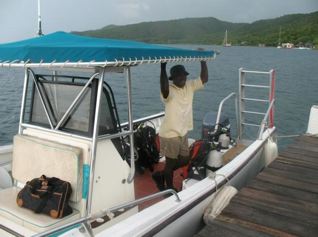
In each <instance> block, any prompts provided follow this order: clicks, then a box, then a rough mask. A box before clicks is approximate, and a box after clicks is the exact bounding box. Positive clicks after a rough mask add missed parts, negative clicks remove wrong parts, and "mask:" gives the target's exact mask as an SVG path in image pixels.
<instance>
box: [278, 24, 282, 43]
mask: <svg viewBox="0 0 318 237" xmlns="http://www.w3.org/2000/svg"><path fill="white" fill-rule="evenodd" d="M281 34H282V27H281V26H280V27H279V35H278V45H277V47H281Z"/></svg>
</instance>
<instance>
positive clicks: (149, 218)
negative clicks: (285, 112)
mask: <svg viewBox="0 0 318 237" xmlns="http://www.w3.org/2000/svg"><path fill="white" fill-rule="evenodd" d="M274 131H275V128H272V129H269V130H268V131H267V132H266V133H265V136H264V138H263V139H261V140H256V141H255V142H253V143H252V144H251V145H250V146H249V147H247V148H246V150H244V151H243V152H242V153H241V154H240V155H238V156H237V157H236V158H235V159H233V160H232V161H231V162H230V163H228V164H227V165H225V166H224V167H222V168H221V169H219V170H218V171H216V176H215V178H211V177H208V178H206V179H204V180H202V181H200V182H198V183H196V184H194V185H192V186H191V187H189V188H186V189H185V190H183V191H181V192H179V193H178V194H179V197H180V199H181V201H180V202H176V200H175V197H174V196H171V197H169V198H167V199H165V200H163V201H161V202H159V203H157V204H155V205H153V206H151V207H149V208H146V209H145V210H143V211H141V212H139V213H137V214H136V215H133V216H131V217H129V218H127V219H126V220H124V221H122V222H121V223H118V224H116V225H114V226H112V227H110V228H109V229H106V230H104V231H102V232H100V233H97V235H96V236H165V237H167V236H193V234H195V233H196V232H197V231H198V230H199V229H200V228H201V227H202V225H203V221H202V216H203V213H204V211H205V209H206V207H207V206H208V205H209V203H210V202H211V200H212V199H213V198H214V197H215V195H216V191H217V190H219V189H220V188H222V187H223V186H224V185H227V184H229V185H232V186H234V187H235V188H237V189H240V188H242V187H243V186H244V185H245V184H246V183H247V182H248V181H249V180H250V179H251V178H253V177H254V176H256V175H257V174H258V173H259V171H260V170H261V169H262V168H263V167H264V166H265V161H264V155H263V150H264V146H265V143H266V141H267V139H268V138H269V137H271V136H272V135H273V133H274ZM225 176H226V177H227V178H225ZM227 179H228V180H227Z"/></svg>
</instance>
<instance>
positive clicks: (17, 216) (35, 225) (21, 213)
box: [0, 135, 83, 232]
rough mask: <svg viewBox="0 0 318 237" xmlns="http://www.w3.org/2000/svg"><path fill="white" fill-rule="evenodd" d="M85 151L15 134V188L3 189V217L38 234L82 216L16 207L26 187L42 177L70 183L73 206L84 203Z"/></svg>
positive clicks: (75, 212) (0, 209) (0, 204)
mask: <svg viewBox="0 0 318 237" xmlns="http://www.w3.org/2000/svg"><path fill="white" fill-rule="evenodd" d="M82 164H83V161H82V149H81V148H78V147H73V146H69V145H63V144H60V143H57V142H52V141H47V140H43V139H40V138H35V137H31V136H25V135H16V136H15V137H14V141H13V158H12V176H13V179H14V181H15V184H17V185H15V186H13V187H11V188H7V189H2V190H0V217H1V216H2V217H5V218H7V219H9V220H11V221H13V222H14V223H18V224H19V225H22V226H24V227H26V228H28V229H32V230H34V231H36V232H40V231H45V230H46V229H48V228H52V227H55V226H59V225H62V224H65V223H67V222H69V221H72V220H74V219H77V218H79V217H80V212H79V211H78V210H76V209H74V208H73V213H72V214H71V215H69V216H66V217H64V218H62V219H53V218H51V217H49V216H46V215H43V214H35V213H34V212H33V211H30V210H28V209H26V208H21V207H19V206H18V205H17V204H16V197H17V194H18V192H19V191H20V190H21V188H22V187H23V185H24V184H25V183H26V182H27V181H29V180H32V179H33V178H37V177H40V176H41V175H42V174H44V175H46V176H47V177H58V178H60V179H62V180H65V181H68V182H70V183H71V186H72V195H71V197H70V203H71V206H74V205H72V204H76V203H78V202H80V201H81V200H82V170H83V165H82Z"/></svg>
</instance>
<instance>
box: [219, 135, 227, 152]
mask: <svg viewBox="0 0 318 237" xmlns="http://www.w3.org/2000/svg"><path fill="white" fill-rule="evenodd" d="M219 145H220V146H221V148H222V149H228V148H229V145H230V137H229V135H227V134H226V133H222V134H221V135H220V136H219Z"/></svg>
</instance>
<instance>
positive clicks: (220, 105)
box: [214, 92, 237, 133]
mask: <svg viewBox="0 0 318 237" xmlns="http://www.w3.org/2000/svg"><path fill="white" fill-rule="evenodd" d="M232 96H235V98H236V99H237V96H236V93H234V92H232V93H230V94H229V95H228V96H227V97H225V98H224V99H223V100H222V101H221V102H220V104H219V110H218V114H217V116H216V121H215V128H214V133H215V132H216V131H217V130H218V128H219V123H220V117H221V112H222V107H223V104H224V102H225V101H227V100H228V99H230V98H231V97H232ZM235 110H236V114H237V103H235Z"/></svg>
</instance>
